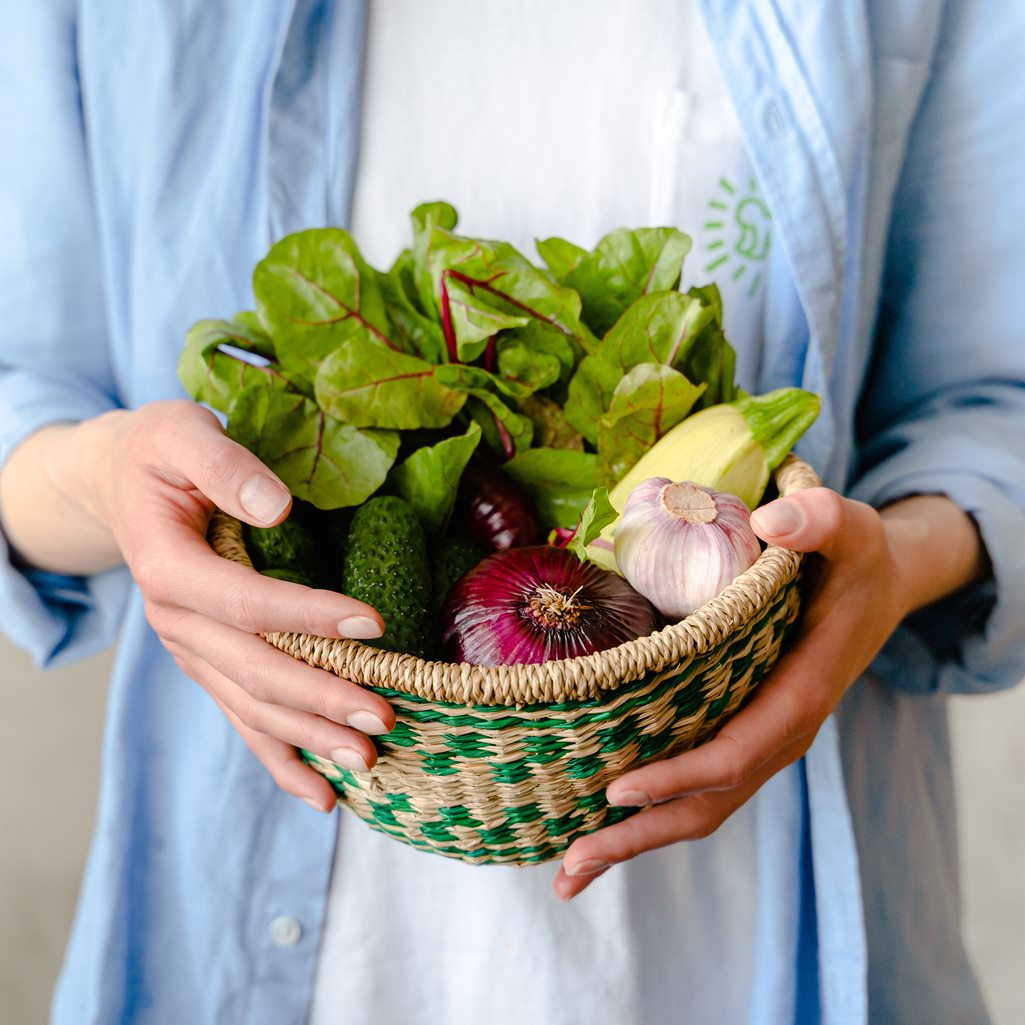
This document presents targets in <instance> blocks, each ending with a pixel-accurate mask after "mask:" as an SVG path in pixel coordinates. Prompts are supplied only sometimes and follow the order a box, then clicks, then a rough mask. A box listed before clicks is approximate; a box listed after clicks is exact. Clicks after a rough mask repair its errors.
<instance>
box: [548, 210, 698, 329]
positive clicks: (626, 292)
mask: <svg viewBox="0 0 1025 1025" xmlns="http://www.w3.org/2000/svg"><path fill="white" fill-rule="evenodd" d="M690 244H691V243H690V238H689V236H687V235H684V234H683V233H682V232H680V231H677V230H676V229H675V228H637V229H635V230H632V231H629V230H627V229H626V228H619V229H617V230H616V231H613V232H610V233H609V234H608V235H606V236H605V237H604V238H603V239H601V241H600V242H599V243H598V245H597V246H595V248H594V251H593V252H591V253H588V254H587V255H586V256H584V257H583V258H582V259H581V260H580V262H579V263H578V264H577V266H576V267H575V268H574V269H573V270H572V271H571V272H570V273H569V275H567V277H566V279H565V283H566V284H567V285H569V286H570V287H572V288H574V289H576V290H577V291H578V292H579V293H580V297H581V299H582V300H583V319H584V320H585V321H586V323H587V325H588V327H590V328H591V330H592V331H594V333H595V334H596V335H597V336H598V337H599V338H601V337H602V336H603V335H604V334H605V332H606V331H608V330H609V328H610V327H612V325H613V324H614V323H615V322H616V321H617V320H618V319H619V318H620V317H621V316H622V315H623V313H624V312H625V311H626V309H627V307H629V306H630V305H631V303H633V302H635V301H636V300H637V299H639V298H640V297H641V296H642V295H647V294H649V293H651V292H661V291H666V290H669V289H674V288H676V287H677V286H678V285H679V283H680V273H681V269H682V267H683V261H684V258H685V257H686V255H687V253H689V252H690Z"/></svg>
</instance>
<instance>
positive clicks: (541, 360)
mask: <svg viewBox="0 0 1025 1025" xmlns="http://www.w3.org/2000/svg"><path fill="white" fill-rule="evenodd" d="M497 353H498V374H499V377H501V378H503V379H504V380H507V381H513V382H514V383H516V384H518V385H521V386H522V387H524V388H525V389H526V390H527V391H528V392H536V391H541V390H542V389H543V388H547V387H548V386H549V385H550V384H555V382H556V381H558V380H559V377H560V376H561V375H562V363H561V362H560V361H559V358H558V356H553V355H550V354H549V353H547V352H538V351H537V350H536V349H531V348H530V346H529V345H528V344H527V343H526V342H524V341H523V339H522V338H517V337H515V336H512V337H505V338H500V339H499V340H498V344H497Z"/></svg>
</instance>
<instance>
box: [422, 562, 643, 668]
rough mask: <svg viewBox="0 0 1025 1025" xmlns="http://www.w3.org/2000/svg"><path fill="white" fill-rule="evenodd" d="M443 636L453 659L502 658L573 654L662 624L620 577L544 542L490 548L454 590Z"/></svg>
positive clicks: (492, 662)
mask: <svg viewBox="0 0 1025 1025" xmlns="http://www.w3.org/2000/svg"><path fill="white" fill-rule="evenodd" d="M441 623H442V628H443V631H444V634H443V640H444V642H445V646H446V651H447V653H448V655H449V657H450V658H451V659H452V660H453V661H455V662H470V663H472V664H474V665H483V666H499V665H516V664H521V665H522V664H525V663H531V662H548V661H551V660H553V659H562V658H575V657H576V656H578V655H590V654H592V653H593V652H595V651H603V650H605V649H606V648H614V647H615V646H616V645H617V644H622V643H624V642H625V641H632V640H634V639H635V638H637V637H643V636H644V635H646V634H649V633H651V632H652V631H653V630H655V629H657V628H658V616H657V613H656V612H655V610H654V608H653V607H652V605H651V603H650V602H649V601H648V600H647V599H646V598H643V597H642V596H641V595H639V594H638V593H637V592H636V591H635V590H634V589H633V588H632V587H631V586H630V585H629V584H628V583H627V582H626V581H625V580H624V579H623V578H622V577H620V576H619V575H618V574H616V573H609V572H607V571H606V570H603V569H599V568H598V567H597V566H594V565H591V564H590V563H583V562H581V561H580V560H579V559H578V558H577V557H576V556H575V555H573V554H572V553H571V552H567V551H565V550H564V549H561V548H548V547H546V546H544V545H538V546H535V547H531V548H512V549H509V550H508V551H504V552H496V553H495V554H494V555H491V556H488V558H486V559H484V561H483V562H481V563H479V564H478V565H477V566H476V567H475V568H474V569H472V570H470V572H469V573H467V574H466V576H464V577H463V578H462V579H461V580H460V581H459V582H458V583H457V584H456V586H455V587H454V588H453V589H452V591H451V592H450V593H449V596H448V600H447V601H446V602H445V607H444V608H443V609H442V613H441Z"/></svg>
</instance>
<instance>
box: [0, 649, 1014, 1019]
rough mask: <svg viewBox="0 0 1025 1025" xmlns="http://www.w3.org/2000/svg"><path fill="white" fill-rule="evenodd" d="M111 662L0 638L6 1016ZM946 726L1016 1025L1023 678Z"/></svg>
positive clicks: (997, 1008)
mask: <svg viewBox="0 0 1025 1025" xmlns="http://www.w3.org/2000/svg"><path fill="white" fill-rule="evenodd" d="M109 667H110V658H109V656H100V657H97V658H94V659H92V660H91V661H89V662H86V663H83V664H80V665H77V666H73V667H71V668H68V669H64V670H60V671H57V672H52V673H46V674H40V673H36V672H34V671H33V669H32V667H31V666H30V664H29V661H28V659H27V658H26V657H25V656H24V654H23V653H22V652H20V651H18V650H16V649H14V648H12V647H11V646H10V645H9V644H7V643H6V642H4V641H3V640H0V709H2V710H3V711H2V715H0V780H2V781H3V785H2V787H0V1021H2V1022H4V1023H5V1025H41V1023H43V1022H45V1020H46V1008H47V1005H48V1001H49V993H50V989H51V987H52V985H53V981H54V979H55V977H56V974H57V971H58V968H59V966H60V958H61V954H62V951H63V947H64V942H65V939H66V937H67V933H68V928H69V926H70V923H71V915H72V912H73V909H74V903H75V897H76V894H77V891H78V882H79V878H80V875H81V871H82V865H83V862H84V860H85V854H86V849H87V845H88V839H89V831H90V829H91V828H92V819H93V811H94V804H95V798H96V784H97V777H98V772H99V742H100V731H101V727H102V721H103V704H104V696H105V690H106V676H107V672H108V671H109ZM953 722H954V730H955V755H956V759H957V766H958V787H959V795H960V800H961V848H962V859H963V864H964V870H965V928H966V935H967V940H968V944H969V948H970V950H971V951H972V954H973V956H974V959H975V963H976V967H977V969H978V971H979V973H980V975H981V977H982V980H983V987H984V990H985V992H986V995H987V998H988V1000H989V1002H990V1006H991V1010H992V1012H993V1016H994V1022H995V1025H1021V1023H1022V1022H1025V686H1022V687H1019V688H1018V689H1017V690H1014V691H1009V692H1007V693H1004V694H998V695H993V696H986V697H973V698H960V699H957V700H956V701H955V702H954V707H953ZM382 1025H388V1023H382ZM937 1025H943V1023H940V1022H937Z"/></svg>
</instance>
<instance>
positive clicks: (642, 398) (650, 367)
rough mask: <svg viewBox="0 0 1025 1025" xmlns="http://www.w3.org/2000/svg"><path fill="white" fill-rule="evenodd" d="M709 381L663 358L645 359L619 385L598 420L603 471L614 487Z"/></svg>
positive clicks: (603, 477) (600, 469) (606, 481)
mask: <svg viewBox="0 0 1025 1025" xmlns="http://www.w3.org/2000/svg"><path fill="white" fill-rule="evenodd" d="M704 390H705V387H704V385H700V384H692V383H691V382H690V381H689V380H688V379H687V378H686V377H684V375H683V374H681V373H680V372H679V371H678V370H673V368H672V367H668V366H665V365H664V364H662V363H641V364H640V365H639V366H636V367H634V368H633V369H632V370H630V371H629V372H628V373H627V374H626V375H625V376H624V377H623V379H622V380H621V381H620V382H619V384H618V385H616V390H615V392H614V393H613V395H612V401H611V402H610V403H609V410H608V412H607V413H606V414H605V415H604V416H602V417H601V418H600V419H599V421H598V474H599V477H600V479H601V480H602V482H603V483H604V484H605V485H606V486H607V487H612V485H613V484H615V483H616V482H617V481H618V480H619V479H620V477H622V476H623V475H624V474H625V473H626V472H627V471H628V470H629V469H630V468H631V467H632V466H633V465H634V463H636V462H637V460H638V459H640V458H641V456H642V455H644V453H645V452H647V451H648V449H649V448H651V446H652V445H654V444H655V442H656V441H658V439H659V438H661V437H662V435H663V434H665V432H666V431H668V430H669V429H670V428H671V427H675V426H676V424H678V423H679V422H680V421H681V420H682V419H683V418H684V417H685V416H686V415H687V414H688V413H689V412H690V410H691V409H692V408H693V406H694V404H695V402H697V400H698V398H699V397H700V395H701V393H702V392H703V391H704Z"/></svg>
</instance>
